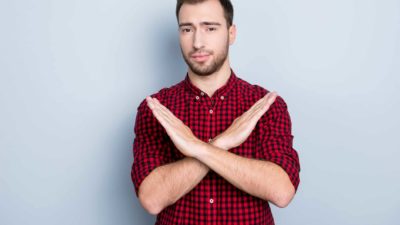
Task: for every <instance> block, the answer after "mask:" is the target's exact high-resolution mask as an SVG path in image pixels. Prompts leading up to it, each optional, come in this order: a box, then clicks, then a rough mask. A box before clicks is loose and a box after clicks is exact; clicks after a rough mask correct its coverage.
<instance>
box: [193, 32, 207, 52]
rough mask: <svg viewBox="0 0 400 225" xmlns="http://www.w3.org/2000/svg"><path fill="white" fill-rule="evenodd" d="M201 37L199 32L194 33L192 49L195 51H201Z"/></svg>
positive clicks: (202, 42)
mask: <svg viewBox="0 0 400 225" xmlns="http://www.w3.org/2000/svg"><path fill="white" fill-rule="evenodd" d="M203 38H204V37H203V35H202V33H201V31H199V30H198V31H196V32H195V33H194V39H193V47H194V48H195V49H201V48H203V47H204V40H203Z"/></svg>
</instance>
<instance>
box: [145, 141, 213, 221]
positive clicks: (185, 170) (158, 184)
mask: <svg viewBox="0 0 400 225" xmlns="http://www.w3.org/2000/svg"><path fill="white" fill-rule="evenodd" d="M210 144H212V145H215V146H217V144H216V143H213V142H210ZM209 170H210V169H209V168H208V167H207V166H206V165H204V164H203V163H202V162H200V161H199V160H197V159H195V158H192V157H185V158H183V159H181V160H179V161H176V162H173V163H169V164H166V165H163V166H160V167H157V168H156V169H155V170H154V171H153V172H151V173H150V174H149V175H148V176H147V177H146V178H145V179H144V180H143V182H142V185H141V186H140V189H139V198H142V199H146V201H141V202H142V204H143V203H144V208H146V209H147V210H148V211H149V212H150V213H152V214H158V213H159V212H160V211H161V210H163V209H164V208H165V207H167V206H169V205H172V204H174V203H175V202H176V201H178V200H179V199H180V198H181V197H182V196H184V195H185V194H187V193H188V192H190V191H191V190H192V189H193V188H194V187H196V186H197V184H198V183H200V181H201V180H202V179H203V178H204V177H205V176H206V175H207V173H208V171H209Z"/></svg>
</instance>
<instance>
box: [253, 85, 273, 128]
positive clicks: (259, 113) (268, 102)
mask: <svg viewBox="0 0 400 225" xmlns="http://www.w3.org/2000/svg"><path fill="white" fill-rule="evenodd" d="M268 94H269V95H268V96H267V95H266V96H265V97H266V98H265V99H264V101H263V102H262V105H261V106H260V107H257V109H256V110H255V111H254V112H253V113H252V115H251V117H252V118H253V117H254V119H255V120H256V121H258V120H259V119H260V118H261V116H262V115H264V113H265V112H266V111H267V110H268V109H269V107H270V106H271V105H272V103H274V101H275V99H276V97H277V93H276V92H269V93H268Z"/></svg>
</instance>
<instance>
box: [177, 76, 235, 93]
mask: <svg viewBox="0 0 400 225" xmlns="http://www.w3.org/2000/svg"><path fill="white" fill-rule="evenodd" d="M237 80H238V77H237V76H236V74H235V73H234V72H233V70H232V69H231V74H230V76H229V78H228V80H227V81H226V83H225V84H224V85H222V86H221V87H220V88H218V89H217V90H216V91H215V92H214V94H213V97H214V96H215V97H217V98H218V97H219V96H224V95H226V94H227V93H228V91H229V90H230V89H231V88H232V87H233V86H234V85H235V84H236V82H237ZM184 83H185V86H186V88H187V89H188V90H189V91H190V92H192V93H193V94H195V95H196V96H199V95H202V94H201V93H203V95H204V94H205V92H203V91H202V90H200V89H199V88H198V87H196V86H195V85H194V84H193V83H192V82H191V81H190V78H189V74H188V73H186V76H185V80H184Z"/></svg>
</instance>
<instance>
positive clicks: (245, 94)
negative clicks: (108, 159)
mask: <svg viewBox="0 0 400 225" xmlns="http://www.w3.org/2000/svg"><path fill="white" fill-rule="evenodd" d="M268 92H269V91H268V90H266V89H264V88H263V87H261V86H258V85H255V84H254V85H253V84H250V83H248V82H246V81H245V80H243V79H241V78H240V77H238V76H237V75H236V74H235V73H234V71H233V70H232V69H231V74H230V77H229V79H228V80H227V82H226V83H225V84H224V85H223V86H222V87H220V88H219V89H217V90H216V91H215V92H214V94H213V95H212V96H211V97H210V96H208V95H207V93H205V92H203V91H202V90H200V89H199V88H197V87H196V86H194V85H193V84H192V83H191V81H190V79H189V76H188V74H186V77H185V79H184V80H182V81H181V82H179V83H177V84H175V85H173V86H171V87H169V88H162V89H161V90H160V91H158V92H157V93H154V94H152V95H151V96H152V97H155V98H157V99H158V100H159V101H160V102H161V104H163V105H164V106H166V107H167V108H168V109H169V110H170V111H171V112H172V113H173V114H174V115H175V116H176V117H177V118H179V119H180V120H182V122H183V123H185V124H186V125H187V126H188V127H189V128H190V129H191V130H192V132H193V134H194V135H195V136H196V137H197V138H199V139H200V140H202V141H204V142H209V141H210V140H211V139H212V138H214V137H215V136H217V135H219V134H220V133H222V132H223V131H225V130H226V129H227V128H228V127H229V126H230V125H231V124H232V122H233V120H234V119H235V118H237V117H239V116H240V115H242V114H243V113H244V112H245V111H247V110H248V109H249V108H250V107H251V106H252V105H253V104H254V103H255V102H256V101H257V100H259V99H260V98H262V97H263V96H264V95H266V94H267V93H268ZM134 132H135V138H134V142H133V156H134V161H133V165H132V170H131V178H132V181H133V184H134V188H135V193H136V196H138V190H139V186H140V184H141V183H142V181H143V180H144V179H145V178H146V176H148V175H149V174H150V172H151V171H153V170H154V169H155V168H156V167H159V166H162V165H165V164H167V163H172V162H176V161H178V160H180V159H183V158H185V157H186V156H184V155H183V154H182V153H181V152H180V151H179V150H178V149H177V148H176V147H175V146H174V144H173V142H172V141H171V139H170V138H169V136H168V135H167V133H166V131H165V129H164V128H163V127H162V125H161V124H160V123H159V122H158V120H157V119H156V118H155V117H154V116H153V114H152V112H151V109H150V108H149V107H148V106H147V102H146V100H145V99H144V100H143V101H142V102H141V103H140V105H139V106H138V108H137V114H136V120H135V125H134ZM292 143H293V136H292V134H291V119H290V116H289V112H288V108H287V105H286V103H285V101H284V100H283V98H282V97H280V96H278V97H277V98H276V100H275V102H274V103H273V104H272V105H271V107H270V108H269V110H268V111H267V112H266V113H265V114H264V115H263V116H262V117H261V118H260V120H259V121H258V122H257V125H256V127H255V128H254V130H253V132H252V133H251V134H250V136H249V137H248V138H247V140H246V141H245V142H243V143H242V144H241V145H239V146H237V147H235V148H232V149H229V152H231V153H233V154H237V155H239V156H242V157H246V158H253V159H259V160H266V161H270V162H273V163H275V164H277V165H279V166H280V167H282V168H283V169H284V170H285V172H286V173H287V174H288V176H289V178H290V181H291V182H292V184H293V185H294V187H295V190H296V192H297V188H298V185H299V183H300V178H299V172H300V163H299V157H298V153H297V151H296V150H295V149H294V148H293V147H292ZM169 224H171V225H179V224H184V225H190V224H257V225H264V224H265V225H273V224H274V219H273V216H272V213H271V209H270V206H269V203H268V201H265V200H262V199H260V198H258V197H255V196H252V195H250V194H248V193H246V192H244V191H242V190H240V189H238V188H236V187H235V186H233V185H232V184H231V183H229V182H228V181H226V180H225V179H224V178H223V177H222V176H220V175H219V174H217V173H215V172H214V171H212V170H210V171H209V172H208V174H207V175H206V176H205V177H204V178H203V180H202V181H201V182H200V183H199V184H198V185H197V186H196V187H195V188H194V189H192V190H191V191H190V192H189V193H187V194H186V195H184V196H183V197H182V198H181V199H179V200H178V201H177V202H175V203H174V204H173V205H170V206H168V207H166V208H165V209H164V210H163V211H161V212H160V213H159V214H158V215H157V220H156V225H169Z"/></svg>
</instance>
